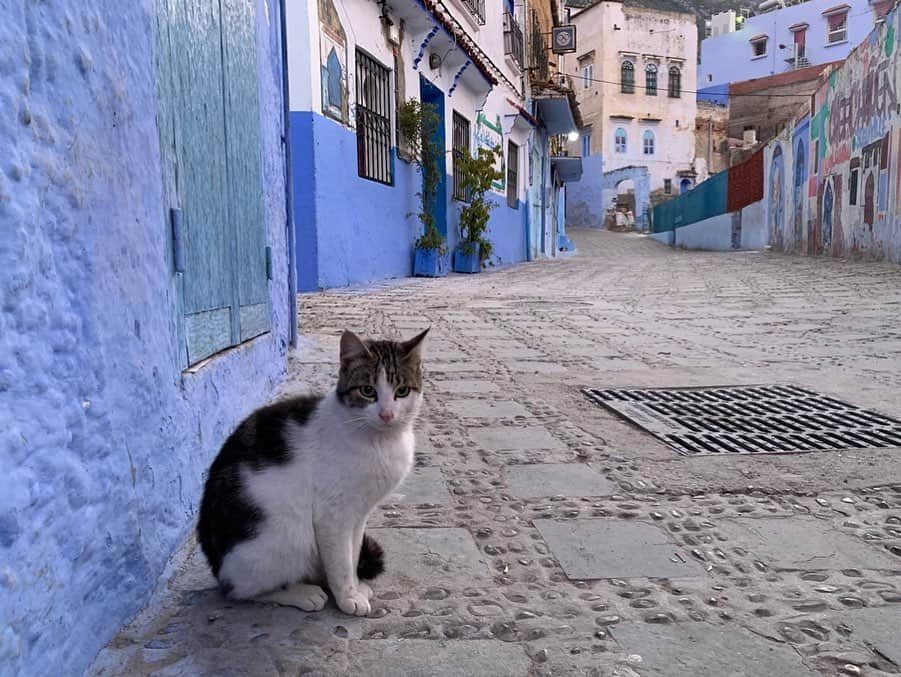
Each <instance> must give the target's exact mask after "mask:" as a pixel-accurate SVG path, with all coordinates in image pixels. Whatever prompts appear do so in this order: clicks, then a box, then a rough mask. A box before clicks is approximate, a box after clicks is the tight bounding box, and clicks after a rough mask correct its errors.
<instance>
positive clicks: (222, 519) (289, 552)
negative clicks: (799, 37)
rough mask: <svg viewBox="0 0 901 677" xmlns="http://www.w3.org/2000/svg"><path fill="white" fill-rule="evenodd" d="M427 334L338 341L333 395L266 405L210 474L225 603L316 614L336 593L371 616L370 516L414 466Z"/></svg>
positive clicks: (210, 551)
mask: <svg viewBox="0 0 901 677" xmlns="http://www.w3.org/2000/svg"><path fill="white" fill-rule="evenodd" d="M428 331H429V330H428V329H426V330H425V331H424V332H422V333H421V334H419V335H417V336H415V337H414V338H412V339H410V340H408V341H403V342H394V341H376V340H363V339H361V338H359V337H357V336H356V335H355V334H353V333H352V332H350V331H345V332H344V333H343V335H342V336H341V346H340V358H341V360H340V368H339V372H338V382H337V386H336V387H335V388H333V389H332V390H331V392H329V393H328V394H327V395H325V396H300V397H294V398H290V399H286V400H283V401H280V402H276V403H275V404H272V405H269V406H267V407H263V408H262V409H259V410H257V411H256V412H254V413H253V414H251V415H250V416H249V417H248V418H247V419H245V420H244V421H243V422H242V423H241V424H240V425H239V426H238V428H237V429H236V430H235V431H234V432H233V433H232V434H231V436H229V438H228V439H227V440H226V442H225V444H224V445H223V446H222V449H221V450H220V451H219V454H218V456H217V457H216V459H215V460H214V461H213V464H212V466H211V467H210V471H209V475H208V477H207V480H206V485H205V487H204V492H203V499H202V501H201V505H200V516H199V520H198V525H197V536H198V540H199V542H200V546H201V548H202V550H203V553H204V555H205V556H206V558H207V561H208V562H209V564H210V567H211V569H212V571H213V575H214V576H216V578H217V580H218V581H219V585H220V587H221V589H222V591H223V592H224V593H225V594H226V596H228V597H230V598H232V599H237V600H256V601H262V602H275V603H276V604H281V605H286V606H293V607H298V608H300V609H302V610H304V611H319V610H320V609H322V608H323V607H324V606H325V603H326V601H327V595H326V592H325V590H324V589H323V588H324V587H326V586H327V587H328V588H329V589H330V590H331V593H332V595H333V596H334V597H335V601H336V603H337V605H338V607H339V608H340V609H341V610H342V611H343V612H344V613H347V614H352V615H356V616H365V615H367V614H368V613H369V612H370V609H371V608H370V600H371V599H372V588H371V587H370V586H369V584H368V583H366V582H365V581H366V580H372V579H373V578H375V577H376V576H377V575H379V574H380V573H382V571H383V569H384V561H383V552H382V548H381V546H379V544H378V543H376V542H375V540H374V539H372V538H371V537H370V536H368V535H366V534H365V529H366V521H367V519H368V517H369V514H370V512H371V511H372V510H373V508H375V506H376V505H378V503H379V502H381V501H382V500H384V498H385V497H387V496H388V495H389V494H390V493H391V492H392V491H394V490H395V489H396V488H397V486H398V485H399V484H400V483H401V481H402V480H403V479H404V477H406V475H407V473H408V472H409V471H410V469H411V468H412V466H413V451H414V438H413V423H414V421H415V419H416V417H417V415H418V414H419V409H420V407H421V405H422V352H423V347H424V345H425V337H426V334H427V333H428Z"/></svg>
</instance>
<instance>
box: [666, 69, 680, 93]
mask: <svg viewBox="0 0 901 677" xmlns="http://www.w3.org/2000/svg"><path fill="white" fill-rule="evenodd" d="M668 84H669V95H670V98H671V99H678V98H679V97H680V96H682V71H680V70H679V68H678V67H677V66H673V67H671V68H670V69H669V83H668Z"/></svg>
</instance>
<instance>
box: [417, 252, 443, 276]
mask: <svg viewBox="0 0 901 677" xmlns="http://www.w3.org/2000/svg"><path fill="white" fill-rule="evenodd" d="M447 267H448V266H447V256H446V255H444V256H442V255H441V253H440V252H439V251H438V250H437V249H419V248H417V249H416V257H415V258H414V259H413V274H414V275H415V276H417V277H444V276H445V275H447Z"/></svg>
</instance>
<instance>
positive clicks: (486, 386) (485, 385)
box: [435, 380, 498, 394]
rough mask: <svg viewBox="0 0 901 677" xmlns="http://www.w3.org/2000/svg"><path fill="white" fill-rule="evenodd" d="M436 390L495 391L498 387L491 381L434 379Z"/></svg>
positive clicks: (452, 391)
mask: <svg viewBox="0 0 901 677" xmlns="http://www.w3.org/2000/svg"><path fill="white" fill-rule="evenodd" d="M435 385H436V387H437V388H438V390H442V391H444V392H446V393H457V394H463V393H493V392H497V390H498V387H497V386H496V385H495V384H494V383H492V382H491V381H466V380H462V381H460V380H447V381H435Z"/></svg>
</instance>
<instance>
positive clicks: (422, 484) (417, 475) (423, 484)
mask: <svg viewBox="0 0 901 677" xmlns="http://www.w3.org/2000/svg"><path fill="white" fill-rule="evenodd" d="M395 497H399V498H398V499H397V500H395ZM449 500H450V494H449V493H448V491H447V483H446V482H445V481H444V475H443V474H442V473H441V468H439V467H437V466H425V467H421V468H414V469H413V471H412V472H411V473H410V474H409V475H407V478H406V479H405V480H404V481H403V483H402V484H401V485H400V486H399V487H398V488H397V491H395V492H394V495H393V496H391V497H389V499H388V501H386V502H389V503H392V502H396V503H447V502H448V501H449Z"/></svg>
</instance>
